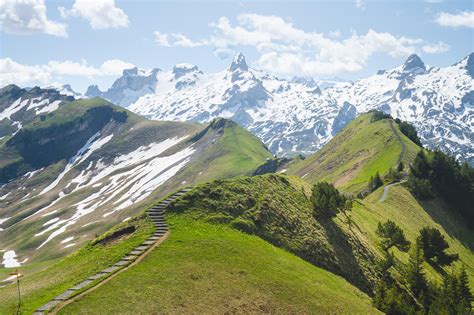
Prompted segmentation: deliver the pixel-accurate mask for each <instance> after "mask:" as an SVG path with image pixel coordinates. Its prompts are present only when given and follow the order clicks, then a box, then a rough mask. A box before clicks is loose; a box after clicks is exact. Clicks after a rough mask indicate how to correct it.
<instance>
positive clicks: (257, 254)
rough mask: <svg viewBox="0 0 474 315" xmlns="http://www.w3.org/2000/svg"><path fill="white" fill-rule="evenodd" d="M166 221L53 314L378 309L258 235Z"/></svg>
mask: <svg viewBox="0 0 474 315" xmlns="http://www.w3.org/2000/svg"><path fill="white" fill-rule="evenodd" d="M167 220H168V222H169V223H170V226H171V231H172V232H171V235H170V237H169V238H168V240H167V241H165V242H164V243H162V244H161V245H160V246H159V247H158V248H157V249H156V250H154V251H153V252H152V253H151V254H150V255H149V256H147V257H146V258H145V259H144V260H143V261H142V262H141V263H140V264H139V265H137V266H135V267H133V268H131V269H129V270H127V271H125V272H123V273H121V274H119V275H118V276H117V277H115V278H114V279H112V280H111V281H110V282H108V283H107V284H105V285H103V286H101V287H100V288H98V289H97V290H95V291H93V292H91V293H89V294H88V295H86V296H85V297H84V298H82V299H80V300H79V301H77V302H75V303H72V304H70V305H68V306H66V307H65V308H64V309H63V310H62V311H61V312H60V313H61V314H77V313H88V314H99V313H101V314H116V313H121V314H136V313H137V311H138V310H139V312H140V313H148V314H151V313H157V312H159V313H173V314H178V313H179V314H182V313H193V314H198V313H206V314H222V313H315V314H317V313H352V314H357V313H359V314H368V313H378V312H377V310H375V309H373V308H372V306H371V302H370V299H369V298H368V297H367V296H366V295H365V294H363V293H362V292H360V291H359V290H358V289H356V288H355V287H353V286H351V285H350V284H349V283H347V282H346V281H345V280H344V279H342V278H340V277H338V276H335V275H333V274H331V273H329V272H327V271H325V270H323V269H319V268H316V267H314V266H312V265H311V264H309V263H307V262H305V261H303V260H301V259H299V258H297V257H295V256H294V255H292V254H290V253H288V252H285V251H283V250H281V249H279V248H276V247H274V246H272V245H270V244H268V243H266V242H265V241H263V240H261V239H260V238H258V237H255V236H250V235H246V234H244V233H241V232H238V231H236V230H234V229H231V228H229V227H226V226H222V225H213V224H209V223H205V222H201V221H195V220H194V219H192V218H190V217H187V216H185V215H169V216H168V217H167Z"/></svg>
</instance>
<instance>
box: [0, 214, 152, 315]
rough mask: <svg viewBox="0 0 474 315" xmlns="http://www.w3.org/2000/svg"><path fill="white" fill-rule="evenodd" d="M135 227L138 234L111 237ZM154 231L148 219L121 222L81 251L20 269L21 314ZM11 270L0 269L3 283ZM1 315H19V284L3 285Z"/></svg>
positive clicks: (98, 267)
mask: <svg viewBox="0 0 474 315" xmlns="http://www.w3.org/2000/svg"><path fill="white" fill-rule="evenodd" d="M130 226H133V227H135V232H134V233H132V234H126V235H122V236H120V237H117V238H112V239H111V238H107V236H110V235H111V234H112V233H113V232H114V231H119V230H121V229H123V228H127V227H130ZM153 231H154V228H153V224H152V222H151V221H150V220H148V219H146V218H145V217H137V218H133V219H131V220H129V221H127V222H126V223H121V224H119V225H118V226H116V227H115V228H114V229H112V230H111V231H110V232H108V233H106V234H104V235H102V236H101V237H99V238H97V239H96V240H94V241H91V242H89V243H88V244H86V245H85V246H84V247H82V248H81V249H80V250H78V251H77V252H75V253H73V254H71V255H69V256H67V257H65V258H63V259H60V260H59V259H56V260H54V261H47V262H39V263H33V264H30V265H28V266H26V267H20V268H18V269H19V271H20V273H21V274H23V277H22V278H21V285H20V289H21V299H22V307H21V314H31V313H33V311H34V310H35V309H37V308H38V307H40V306H41V305H43V304H45V303H47V302H48V301H49V300H51V299H52V298H54V297H55V296H57V295H59V294H61V293H62V292H64V291H65V290H66V289H68V288H70V287H71V286H73V285H75V284H77V283H79V282H80V281H82V280H84V279H86V278H88V277H90V276H92V275H94V274H95V273H97V272H99V271H100V270H103V269H104V268H106V267H109V266H111V265H113V264H115V263H116V262H117V261H118V260H119V259H120V258H121V257H123V256H124V255H125V254H127V253H128V252H129V251H130V250H131V249H132V248H134V247H135V246H137V245H139V244H141V243H142V242H143V241H144V240H145V239H146V238H147V237H149V235H150V234H152V233H153ZM10 272H12V269H11V268H0V281H3V280H4V279H6V278H8V277H9V276H8V275H9V273H10ZM0 285H1V286H0V314H15V312H16V308H17V303H18V293H17V288H16V285H15V284H7V283H6V282H0Z"/></svg>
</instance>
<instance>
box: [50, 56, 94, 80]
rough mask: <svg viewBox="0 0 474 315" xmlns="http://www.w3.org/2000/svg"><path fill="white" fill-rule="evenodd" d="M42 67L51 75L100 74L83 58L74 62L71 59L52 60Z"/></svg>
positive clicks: (82, 75)
mask: <svg viewBox="0 0 474 315" xmlns="http://www.w3.org/2000/svg"><path fill="white" fill-rule="evenodd" d="M43 67H44V69H45V70H46V71H48V72H50V73H51V75H53V74H55V75H59V76H79V77H87V78H93V77H94V76H98V75H101V74H102V73H101V71H100V70H99V69H96V68H94V67H93V66H89V65H88V64H87V62H86V61H85V60H81V62H74V61H71V60H65V61H55V60H52V61H49V62H48V64H47V65H45V66H43Z"/></svg>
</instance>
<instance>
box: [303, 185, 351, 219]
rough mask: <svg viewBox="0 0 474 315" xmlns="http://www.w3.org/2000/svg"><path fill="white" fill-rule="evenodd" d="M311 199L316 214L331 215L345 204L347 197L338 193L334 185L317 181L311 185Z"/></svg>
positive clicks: (327, 216)
mask: <svg viewBox="0 0 474 315" xmlns="http://www.w3.org/2000/svg"><path fill="white" fill-rule="evenodd" d="M311 201H312V203H313V208H314V212H315V214H316V216H322V217H326V218H329V217H332V216H335V215H336V214H337V212H338V211H339V210H341V209H344V207H345V206H347V204H346V201H347V199H346V198H345V197H344V196H343V195H341V194H340V193H339V191H338V190H337V189H336V187H334V185H332V184H329V183H326V182H319V183H316V184H315V185H314V186H313V189H312V194H311Z"/></svg>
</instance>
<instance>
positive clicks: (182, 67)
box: [173, 63, 198, 79]
mask: <svg viewBox="0 0 474 315" xmlns="http://www.w3.org/2000/svg"><path fill="white" fill-rule="evenodd" d="M194 71H198V67H197V66H195V65H192V64H189V63H179V64H177V65H175V66H174V67H173V74H174V77H175V79H178V78H180V77H182V76H183V75H185V74H186V73H189V72H194Z"/></svg>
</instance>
